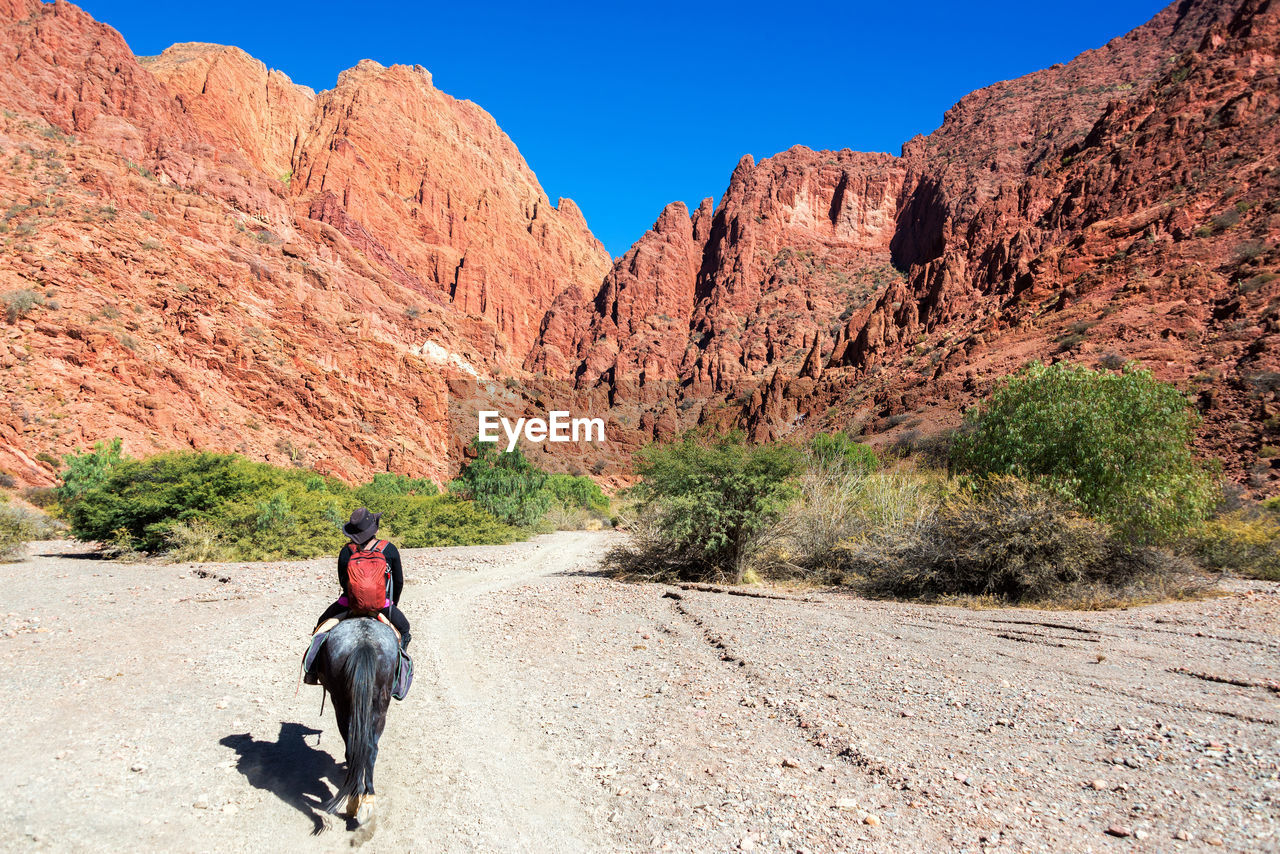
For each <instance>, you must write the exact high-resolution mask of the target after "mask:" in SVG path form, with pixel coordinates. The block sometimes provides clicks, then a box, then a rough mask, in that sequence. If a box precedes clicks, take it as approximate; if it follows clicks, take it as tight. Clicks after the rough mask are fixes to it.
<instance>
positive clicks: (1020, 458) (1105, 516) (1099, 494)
mask: <svg viewBox="0 0 1280 854" xmlns="http://www.w3.org/2000/svg"><path fill="white" fill-rule="evenodd" d="M1197 424H1198V418H1197V416H1196V415H1195V414H1194V413H1193V412H1192V411H1191V409H1190V407H1189V406H1188V405H1187V400H1186V398H1185V397H1184V396H1183V395H1182V393H1181V392H1179V391H1178V390H1177V389H1176V388H1174V387H1173V386H1171V385H1169V384H1167V383H1163V382H1160V381H1158V380H1156V379H1155V378H1153V377H1152V376H1151V374H1150V372H1148V371H1143V370H1138V369H1137V368H1135V367H1134V366H1132V365H1130V366H1127V367H1126V368H1125V369H1124V371H1123V372H1122V373H1119V374H1112V373H1106V372H1097V371H1092V370H1090V369H1088V368H1085V367H1082V366H1079V365H1067V364H1063V363H1058V364H1056V365H1050V366H1046V365H1042V364H1039V363H1037V364H1033V365H1031V366H1030V367H1028V368H1027V369H1025V370H1023V371H1021V372H1020V373H1018V374H1016V375H1014V376H1013V377H1010V378H1009V379H1008V380H1007V381H1006V382H1005V383H1004V384H1003V385H1002V386H1000V387H999V388H997V389H996V390H995V391H994V392H993V393H992V395H991V397H990V398H988V399H987V400H986V401H984V402H983V403H982V404H981V405H980V406H978V407H975V408H973V409H971V410H970V411H969V412H968V413H966V430H965V431H964V432H962V434H961V435H959V436H957V437H956V440H955V443H954V445H953V447H952V456H951V459H952V462H953V464H954V466H955V467H956V468H957V469H958V470H960V471H962V472H968V473H972V474H977V475H985V474H1009V475H1014V476H1016V477H1020V478H1024V479H1026V480H1030V481H1033V482H1036V483H1038V484H1041V485H1042V486H1044V487H1045V488H1047V489H1049V490H1050V491H1052V492H1053V493H1054V494H1055V495H1057V496H1058V497H1059V498H1060V499H1062V500H1064V501H1067V502H1070V503H1071V504H1073V505H1074V506H1075V507H1076V508H1078V509H1080V510H1081V511H1083V512H1084V513H1086V514H1088V515H1090V516H1093V517H1095V518H1097V519H1099V520H1100V521H1103V522H1106V523H1108V524H1110V525H1112V526H1113V527H1114V528H1115V529H1116V530H1117V531H1118V532H1119V533H1121V534H1122V535H1124V536H1126V537H1131V538H1134V539H1135V540H1137V541H1139V542H1151V541H1157V540H1167V539H1169V538H1171V537H1172V536H1174V535H1177V534H1179V533H1180V532H1182V531H1185V530H1186V529H1187V528H1189V527H1191V526H1193V525H1195V524H1197V523H1199V522H1200V521H1201V520H1202V519H1204V518H1205V516H1206V515H1207V514H1208V512H1209V510H1210V508H1211V507H1212V506H1213V504H1214V502H1215V500H1216V496H1217V488H1216V485H1215V480H1214V477H1213V474H1212V472H1211V470H1210V468H1209V467H1208V466H1206V465H1205V464H1204V463H1202V462H1201V461H1200V460H1199V459H1198V457H1197V455H1196V452H1195V451H1194V449H1193V448H1192V445H1191V442H1192V439H1193V438H1194V436H1195V428H1196V426H1197Z"/></svg>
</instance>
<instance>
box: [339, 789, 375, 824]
mask: <svg viewBox="0 0 1280 854" xmlns="http://www.w3.org/2000/svg"><path fill="white" fill-rule="evenodd" d="M342 814H343V815H344V816H345V817H347V818H350V819H354V820H355V822H356V824H366V823H367V822H368V821H369V820H370V819H372V818H373V814H374V796H373V795H352V796H351V797H349V798H347V808H346V809H345V810H344V811H343V813H342Z"/></svg>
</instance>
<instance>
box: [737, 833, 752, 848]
mask: <svg viewBox="0 0 1280 854" xmlns="http://www.w3.org/2000/svg"><path fill="white" fill-rule="evenodd" d="M738 850H739V851H755V850H756V841H755V840H754V839H752V838H751V837H750V836H744V837H742V839H740V840H738Z"/></svg>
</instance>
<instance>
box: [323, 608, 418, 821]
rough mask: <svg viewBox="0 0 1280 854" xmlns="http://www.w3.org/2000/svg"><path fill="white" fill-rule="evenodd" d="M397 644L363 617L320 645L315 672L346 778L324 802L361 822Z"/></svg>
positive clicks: (370, 794) (370, 807)
mask: <svg viewBox="0 0 1280 854" xmlns="http://www.w3.org/2000/svg"><path fill="white" fill-rule="evenodd" d="M398 654H399V642H398V641H397V639H396V635H395V631H394V630H393V629H392V628H391V627H390V626H388V625H386V624H385V623H381V622H379V621H378V620H376V619H373V618H369V617H358V618H353V619H347V620H343V621H342V622H340V623H338V625H337V626H335V627H334V628H333V629H331V630H330V631H329V636H328V637H327V638H326V639H325V642H324V646H323V647H321V650H320V654H319V661H318V668H317V672H318V674H319V676H320V682H321V684H323V685H324V687H325V689H326V690H328V692H329V693H330V694H331V695H333V714H334V717H336V718H337V719H338V730H339V731H340V732H341V733H342V740H343V741H344V742H346V753H347V776H346V779H344V780H343V781H342V785H341V786H339V787H338V791H337V793H335V794H334V796H333V797H332V798H331V799H330V800H329V801H328V802H326V803H325V804H324V810H325V811H326V812H328V813H331V814H332V813H337V812H338V810H339V809H340V808H341V807H343V802H344V801H345V802H346V808H345V809H344V810H343V812H342V815H344V816H345V817H347V818H352V819H355V821H356V823H357V824H364V823H365V822H367V821H369V820H371V819H372V818H373V815H374V791H373V765H374V763H375V762H376V761H377V760H378V739H379V738H380V737H381V736H382V730H383V728H384V727H385V726H386V725H387V708H388V707H389V706H390V705H391V689H392V684H393V683H394V681H395V677H396V661H397V656H398Z"/></svg>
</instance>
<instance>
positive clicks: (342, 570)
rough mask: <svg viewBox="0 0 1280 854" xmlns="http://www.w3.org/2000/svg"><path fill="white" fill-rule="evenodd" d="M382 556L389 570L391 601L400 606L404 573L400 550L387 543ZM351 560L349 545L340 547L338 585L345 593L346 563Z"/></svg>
mask: <svg viewBox="0 0 1280 854" xmlns="http://www.w3.org/2000/svg"><path fill="white" fill-rule="evenodd" d="M382 555H383V557H385V558H386V559H387V566H388V567H389V568H390V569H391V601H392V602H394V603H395V604H397V605H399V604H400V591H401V590H403V589H404V571H403V570H402V569H401V568H400V550H399V549H397V548H396V547H395V545H394V544H392V543H387V547H386V548H385V549H383V550H382ZM350 559H351V544H350V543H348V544H347V545H345V546H343V547H342V551H340V552H338V583H339V584H341V585H342V592H343V593H346V592H347V561H349V560H350Z"/></svg>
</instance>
